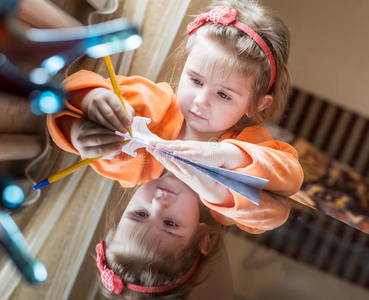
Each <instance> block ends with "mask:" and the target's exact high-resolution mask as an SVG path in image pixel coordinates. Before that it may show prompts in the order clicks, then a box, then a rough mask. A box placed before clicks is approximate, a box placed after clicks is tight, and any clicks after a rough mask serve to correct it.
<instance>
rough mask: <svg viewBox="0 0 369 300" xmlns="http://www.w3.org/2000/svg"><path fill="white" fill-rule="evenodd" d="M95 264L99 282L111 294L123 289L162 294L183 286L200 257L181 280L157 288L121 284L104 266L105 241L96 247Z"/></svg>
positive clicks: (116, 276) (194, 269)
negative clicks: (98, 272)
mask: <svg viewBox="0 0 369 300" xmlns="http://www.w3.org/2000/svg"><path fill="white" fill-rule="evenodd" d="M96 254H97V258H96V264H97V268H98V269H99V271H100V274H101V282H102V284H103V285H104V287H105V288H106V289H108V290H109V291H110V292H113V291H114V293H115V294H117V295H120V294H121V293H122V291H123V289H124V288H127V289H129V290H132V291H135V292H140V293H152V294H155V293H164V292H168V291H171V290H174V289H175V288H177V287H179V286H180V285H182V284H184V283H185V282H186V281H187V280H188V279H190V278H191V276H192V275H193V273H194V272H195V271H196V268H197V266H198V264H199V261H200V255H199V256H198V257H197V259H196V261H195V264H194V265H193V266H192V268H191V269H190V270H189V271H188V272H187V274H186V275H184V276H183V277H182V278H181V279H179V280H178V281H176V282H173V283H170V284H165V285H159V286H141V285H136V284H132V283H123V280H122V278H121V277H120V276H118V275H116V274H114V272H113V270H111V269H109V268H108V267H107V266H106V258H105V241H102V242H100V243H98V244H97V245H96Z"/></svg>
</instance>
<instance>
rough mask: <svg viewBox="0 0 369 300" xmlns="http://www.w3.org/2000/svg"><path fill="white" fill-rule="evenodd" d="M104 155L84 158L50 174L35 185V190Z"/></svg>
mask: <svg viewBox="0 0 369 300" xmlns="http://www.w3.org/2000/svg"><path fill="white" fill-rule="evenodd" d="M104 156H105V155H101V156H99V157H94V158H87V159H84V160H82V161H80V162H79V163H76V164H75V165H73V166H71V167H69V168H67V169H65V170H63V171H61V172H59V173H56V174H54V175H52V176H50V177H48V178H46V179H44V180H42V181H41V182H39V183H37V184H36V185H35V186H34V187H33V189H34V190H38V189H40V188H43V187H45V186H47V185H49V184H50V183H53V182H55V181H57V180H59V179H62V178H63V177H65V176H67V175H69V174H71V173H73V172H74V171H76V170H78V169H80V168H83V167H84V166H87V165H89V164H91V163H93V162H94V161H96V160H98V159H100V158H102V157H104Z"/></svg>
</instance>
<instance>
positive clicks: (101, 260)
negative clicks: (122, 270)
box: [96, 241, 124, 295]
mask: <svg viewBox="0 0 369 300" xmlns="http://www.w3.org/2000/svg"><path fill="white" fill-rule="evenodd" d="M96 254H97V258H96V264H97V268H98V269H99V271H100V274H101V282H102V284H103V285H104V286H105V288H106V289H107V290H109V291H110V292H112V291H114V293H115V294H117V295H119V294H120V293H121V292H122V290H123V287H124V285H123V281H122V278H120V277H119V276H118V275H115V274H114V272H113V271H112V270H110V269H109V268H107V267H106V263H105V242H104V241H102V242H101V243H98V244H97V245H96Z"/></svg>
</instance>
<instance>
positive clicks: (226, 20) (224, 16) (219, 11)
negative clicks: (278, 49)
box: [187, 6, 277, 93]
mask: <svg viewBox="0 0 369 300" xmlns="http://www.w3.org/2000/svg"><path fill="white" fill-rule="evenodd" d="M237 13H238V11H237V10H235V9H233V8H230V7H228V6H217V7H215V8H214V9H212V10H211V11H208V12H206V13H203V14H200V15H198V16H197V18H196V19H195V20H194V21H193V22H191V23H190V24H188V25H187V30H188V34H192V33H193V32H194V31H196V30H197V29H199V28H200V27H201V26H203V25H204V24H206V23H216V24H222V25H225V26H227V25H230V24H232V25H233V26H235V27H236V28H238V29H239V30H241V31H243V32H245V33H246V34H248V35H249V36H250V37H251V38H252V39H253V40H254V41H255V42H256V43H257V44H258V45H259V47H260V48H261V49H262V50H263V51H264V53H265V55H266V57H267V58H268V60H269V64H270V82H269V86H268V90H267V93H268V92H269V91H270V89H271V88H272V86H273V84H274V81H275V77H276V73H277V68H276V65H275V61H274V58H273V54H272V51H270V49H269V47H268V45H267V44H266V43H265V42H264V40H263V39H262V38H261V37H260V36H259V35H258V34H257V33H256V32H255V31H254V30H252V29H251V28H250V27H248V26H247V25H245V24H243V23H241V22H239V21H237V20H236V16H237Z"/></svg>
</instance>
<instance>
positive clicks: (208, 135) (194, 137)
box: [177, 120, 225, 142]
mask: <svg viewBox="0 0 369 300" xmlns="http://www.w3.org/2000/svg"><path fill="white" fill-rule="evenodd" d="M224 133H225V132H205V133H204V132H199V131H196V130H193V129H192V128H191V127H190V126H188V125H187V123H186V120H184V121H183V124H182V127H181V130H180V132H179V135H178V137H177V139H178V140H182V141H199V142H207V141H215V140H218V139H219V138H220V137H221V136H222V135H223V134H224Z"/></svg>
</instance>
